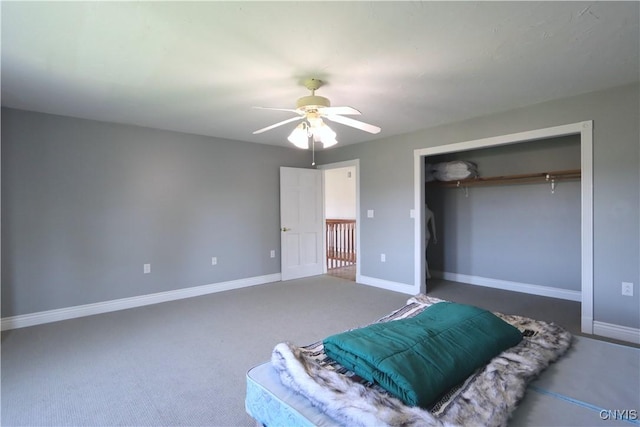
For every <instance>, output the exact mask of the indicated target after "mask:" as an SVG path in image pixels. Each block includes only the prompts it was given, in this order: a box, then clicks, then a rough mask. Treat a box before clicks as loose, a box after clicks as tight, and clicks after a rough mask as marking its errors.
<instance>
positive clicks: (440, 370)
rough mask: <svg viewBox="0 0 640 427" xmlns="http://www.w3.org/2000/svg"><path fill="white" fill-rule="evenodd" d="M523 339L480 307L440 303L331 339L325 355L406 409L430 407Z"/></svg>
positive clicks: (327, 342) (327, 340)
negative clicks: (374, 385)
mask: <svg viewBox="0 0 640 427" xmlns="http://www.w3.org/2000/svg"><path fill="white" fill-rule="evenodd" d="M521 339H522V334H521V333H520V331H519V330H518V329H517V328H515V327H514V326H512V325H510V324H508V323H506V322H505V321H503V320H502V319H500V318H498V317H497V316H495V315H494V314H493V313H491V312H489V311H486V310H483V309H481V308H478V307H474V306H470V305H463V304H457V303H452V302H441V303H437V304H434V305H432V306H430V307H428V308H426V309H425V310H424V311H423V312H422V313H420V314H418V315H416V316H414V317H411V318H407V319H401V320H395V321H392V322H387V323H375V324H372V325H369V326H367V327H364V328H360V329H354V330H351V331H348V332H344V333H341V334H337V335H332V336H330V337H328V338H326V339H325V340H324V341H323V344H324V351H325V353H326V354H327V355H328V356H329V357H330V358H332V359H334V360H335V361H336V362H338V363H339V364H341V365H342V366H344V367H346V368H347V369H349V370H351V371H353V372H355V373H356V374H357V375H359V376H360V377H362V378H364V379H366V380H368V381H371V382H374V383H377V384H379V385H380V386H381V387H382V388H384V389H385V390H387V391H388V392H389V393H391V394H392V395H394V396H396V397H397V398H399V399H400V400H402V401H403V402H404V403H405V404H407V405H410V406H420V407H423V408H427V407H429V406H430V405H431V404H433V403H435V402H436V401H437V399H438V398H439V397H440V396H441V395H442V394H443V393H445V392H446V391H448V390H449V389H451V388H452V387H454V386H455V385H457V384H459V383H461V382H462V381H464V380H465V379H466V378H467V377H468V376H470V375H471V374H472V373H473V372H474V371H475V370H476V369H478V368H480V367H482V366H484V365H486V364H487V363H488V362H489V361H490V360H491V359H492V358H493V357H495V356H497V355H498V354H500V353H501V352H502V351H504V350H506V349H507V348H509V347H513V346H514V345H516V344H518V343H519V342H520V340H521Z"/></svg>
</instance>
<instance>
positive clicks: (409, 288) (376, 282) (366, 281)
mask: <svg viewBox="0 0 640 427" xmlns="http://www.w3.org/2000/svg"><path fill="white" fill-rule="evenodd" d="M356 281H357V282H358V283H362V284H363V285H368V286H374V287H376V288H382V289H387V290H389V291H394V292H400V293H403V294H407V295H415V294H417V293H419V291H415V288H414V286H413V285H407V284H406V283H400V282H392V281H389V280H384V279H376V278H375V277H368V276H363V275H360V276H358V277H357V278H356Z"/></svg>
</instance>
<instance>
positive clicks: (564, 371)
mask: <svg viewBox="0 0 640 427" xmlns="http://www.w3.org/2000/svg"><path fill="white" fill-rule="evenodd" d="M408 307H411V305H407V306H406V307H404V308H402V309H400V310H398V311H397V312H394V313H395V314H394V313H392V314H390V315H388V316H386V317H384V318H382V319H380V321H389V320H391V319H393V318H394V317H396V316H397V315H398V312H399V313H401V315H405V314H406V312H405V311H406V310H407V308H408ZM317 345H318V344H317V343H316V344H312V345H310V346H307V347H306V348H311V349H313V350H314V351H313V354H322V352H318V351H316V350H318V348H317ZM279 369H280V368H279ZM587 373H588V375H586V374H587ZM630 373H631V375H630ZM281 374H282V372H278V371H277V370H276V369H275V368H274V366H273V365H272V363H271V362H265V363H263V364H261V365H258V366H256V367H254V368H252V369H251V370H249V372H248V373H247V375H246V384H247V394H246V400H245V407H246V410H247V413H248V414H249V415H250V416H252V417H253V418H254V419H255V420H256V421H257V422H258V423H260V424H262V425H266V426H314V425H317V426H335V425H341V421H342V424H343V425H344V424H346V423H345V419H344V418H342V419H340V418H339V417H337V418H332V417H330V416H329V415H328V414H327V411H326V410H325V411H322V410H320V409H318V407H322V404H321V403H322V402H317V401H316V402H313V400H314V398H315V397H314V396H312V395H307V396H303V395H302V394H299V393H298V392H296V391H294V390H293V389H292V388H290V387H291V384H288V385H287V386H285V385H284V384H283V382H282V380H281V378H280V375H281ZM523 387H524V386H523ZM469 391H470V390H467V391H466V392H465V393H468V392H469ZM523 391H526V392H525V396H524V399H522V401H520V402H519V403H520V404H519V406H518V407H517V408H515V411H513V412H512V413H511V418H510V420H509V425H550V426H552V425H627V426H628V425H630V423H631V424H635V425H640V423H639V422H638V420H637V417H638V410H639V409H640V408H638V406H639V405H638V396H640V350H639V349H637V348H632V347H626V346H620V345H616V344H610V343H605V342H602V341H597V340H592V339H589V338H584V337H574V343H573V346H572V347H571V348H570V349H569V351H568V352H567V353H566V354H565V356H564V357H563V358H561V359H560V360H559V361H557V362H555V363H554V364H552V365H551V367H549V368H548V369H547V370H545V371H543V372H542V375H540V376H539V377H538V378H537V379H535V380H534V381H533V382H531V383H530V384H529V385H528V387H527V388H526V390H525V389H523ZM471 392H473V390H471ZM314 403H315V406H314ZM319 403H320V404H319ZM454 406H455V405H454ZM476 411H477V409H476V408H475V407H473V409H472V412H476ZM332 415H334V416H335V414H332ZM340 420H341V421H340ZM352 420H353V418H352ZM492 421H493V420H492ZM505 422H506V418H505V417H503V419H502V420H501V421H500V422H499V423H498V424H499V425H504V423H505ZM617 423H622V424H617ZM348 424H353V423H351V422H349V423H348ZM378 424H383V423H378ZM437 424H439V422H436V423H435V424H433V425H437ZM498 424H497V425H498Z"/></svg>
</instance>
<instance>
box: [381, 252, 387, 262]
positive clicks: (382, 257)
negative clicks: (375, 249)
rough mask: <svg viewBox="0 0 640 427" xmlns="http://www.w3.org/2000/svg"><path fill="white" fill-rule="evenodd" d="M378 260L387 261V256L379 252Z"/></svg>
mask: <svg viewBox="0 0 640 427" xmlns="http://www.w3.org/2000/svg"><path fill="white" fill-rule="evenodd" d="M380 262H387V256H386V255H385V254H380Z"/></svg>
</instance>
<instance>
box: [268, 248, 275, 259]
mask: <svg viewBox="0 0 640 427" xmlns="http://www.w3.org/2000/svg"><path fill="white" fill-rule="evenodd" d="M269 256H270V257H271V258H275V257H276V251H275V250H274V249H271V253H270V254H269Z"/></svg>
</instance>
